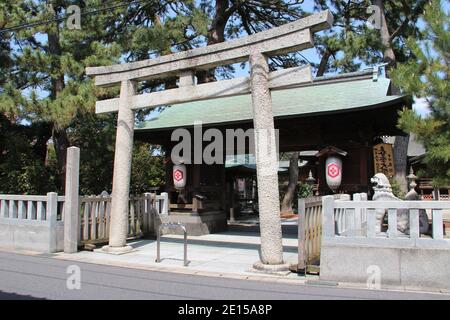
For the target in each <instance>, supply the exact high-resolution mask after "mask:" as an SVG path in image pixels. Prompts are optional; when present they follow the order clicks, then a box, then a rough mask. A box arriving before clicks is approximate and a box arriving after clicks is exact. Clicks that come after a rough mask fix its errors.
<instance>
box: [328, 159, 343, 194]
mask: <svg viewBox="0 0 450 320" xmlns="http://www.w3.org/2000/svg"><path fill="white" fill-rule="evenodd" d="M325 176H326V178H327V185H328V187H330V189H331V190H333V192H336V190H337V189H338V188H339V186H340V185H341V182H342V160H341V158H339V157H337V156H335V155H331V156H329V157H328V158H327V160H326V161H325Z"/></svg>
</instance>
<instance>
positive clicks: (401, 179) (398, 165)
mask: <svg viewBox="0 0 450 320" xmlns="http://www.w3.org/2000/svg"><path fill="white" fill-rule="evenodd" d="M373 3H374V5H376V6H378V7H379V8H380V13H381V20H380V21H381V29H380V35H381V42H382V44H383V46H384V54H383V55H384V61H385V62H387V63H388V64H389V65H388V68H387V70H389V68H395V66H396V63H397V59H396V56H395V52H394V50H393V48H392V43H391V36H390V33H389V29H388V25H387V20H386V16H385V13H384V4H383V0H374V2H373ZM386 75H387V76H388V77H389V73H388V71H387V72H386ZM392 93H393V94H397V93H398V90H397V88H395V87H394V86H393V87H392ZM408 144H409V135H406V136H396V137H395V142H394V150H393V153H394V166H395V180H396V181H397V183H398V185H399V188H400V190H401V191H402V192H404V193H406V192H408V182H407V180H406V175H407V166H408V163H407V162H408Z"/></svg>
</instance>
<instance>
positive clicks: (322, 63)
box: [316, 48, 332, 77]
mask: <svg viewBox="0 0 450 320" xmlns="http://www.w3.org/2000/svg"><path fill="white" fill-rule="evenodd" d="M331 54H332V52H331V50H330V49H329V48H326V50H325V52H324V53H323V56H322V59H320V64H319V68H318V69H317V73H316V77H321V76H323V75H324V74H325V72H326V71H327V68H328V60H329V59H330V57H331Z"/></svg>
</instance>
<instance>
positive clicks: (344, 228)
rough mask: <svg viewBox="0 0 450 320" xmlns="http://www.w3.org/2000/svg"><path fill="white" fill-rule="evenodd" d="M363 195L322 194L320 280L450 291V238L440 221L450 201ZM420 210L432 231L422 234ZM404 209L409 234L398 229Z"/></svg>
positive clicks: (449, 206) (449, 205) (449, 207)
mask: <svg viewBox="0 0 450 320" xmlns="http://www.w3.org/2000/svg"><path fill="white" fill-rule="evenodd" d="M358 197H359V198H358ZM360 199H361V197H360V195H358V196H357V199H356V200H355V199H354V201H343V200H335V199H334V198H333V196H326V197H323V199H322V206H323V219H322V245H321V253H320V278H321V279H322V280H331V281H342V282H355V283H356V282H359V283H360V282H363V283H369V282H370V281H372V282H373V283H372V282H371V284H370V285H380V286H381V285H394V286H400V287H402V288H409V289H423V288H426V289H430V288H431V289H444V290H450V269H449V267H448V266H449V265H450V239H449V238H444V231H443V230H444V227H443V219H442V210H448V209H450V201H361V200H360ZM420 211H425V212H426V213H427V214H428V215H429V216H430V217H431V222H432V228H431V232H430V234H425V235H423V234H420V233H419V224H420V220H419V214H420ZM380 212H381V215H386V216H387V221H386V220H385V219H381V223H382V227H381V228H380V226H377V223H380V221H379V220H378V222H377V215H378V217H379V216H380ZM400 213H403V214H406V215H408V217H409V220H408V228H409V229H408V232H405V233H401V232H400V231H398V223H399V219H400V218H399V214H400ZM386 222H387V223H386ZM377 279H378V280H379V283H377Z"/></svg>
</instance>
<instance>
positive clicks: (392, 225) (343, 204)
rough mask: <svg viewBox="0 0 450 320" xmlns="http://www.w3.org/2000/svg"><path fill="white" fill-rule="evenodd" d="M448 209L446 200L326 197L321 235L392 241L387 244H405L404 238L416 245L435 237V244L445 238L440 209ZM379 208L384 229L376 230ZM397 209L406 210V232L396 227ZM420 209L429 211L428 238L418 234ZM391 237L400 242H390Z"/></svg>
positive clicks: (448, 205) (363, 241)
mask: <svg viewBox="0 0 450 320" xmlns="http://www.w3.org/2000/svg"><path fill="white" fill-rule="evenodd" d="M448 209H450V202H449V201H358V200H356V201H342V200H335V199H334V198H333V197H330V196H327V197H323V210H324V216H325V219H324V222H323V232H324V234H323V236H324V238H325V239H335V240H336V241H344V242H345V241H348V242H352V241H356V243H370V242H371V241H382V240H387V241H391V242H386V243H399V244H402V245H404V244H405V243H406V242H405V241H409V242H410V243H414V244H417V243H418V241H425V243H427V242H429V241H433V240H435V242H434V243H435V244H437V243H439V242H438V241H440V240H443V239H444V238H443V218H442V210H448ZM379 210H386V212H387V217H388V230H387V232H377V231H376V214H377V211H379ZM398 210H407V211H408V212H409V227H410V231H409V235H406V234H402V233H400V232H399V231H398V230H397V223H398V221H397V220H398V217H397V214H398V213H397V211H398ZM419 210H428V211H431V217H432V234H431V237H420V236H419ZM393 240H399V241H400V242H395V241H394V242H392V241H393ZM436 241H437V242H436ZM448 241H450V240H448ZM379 243H382V242H379ZM444 244H446V245H449V244H450V242H448V243H444Z"/></svg>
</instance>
